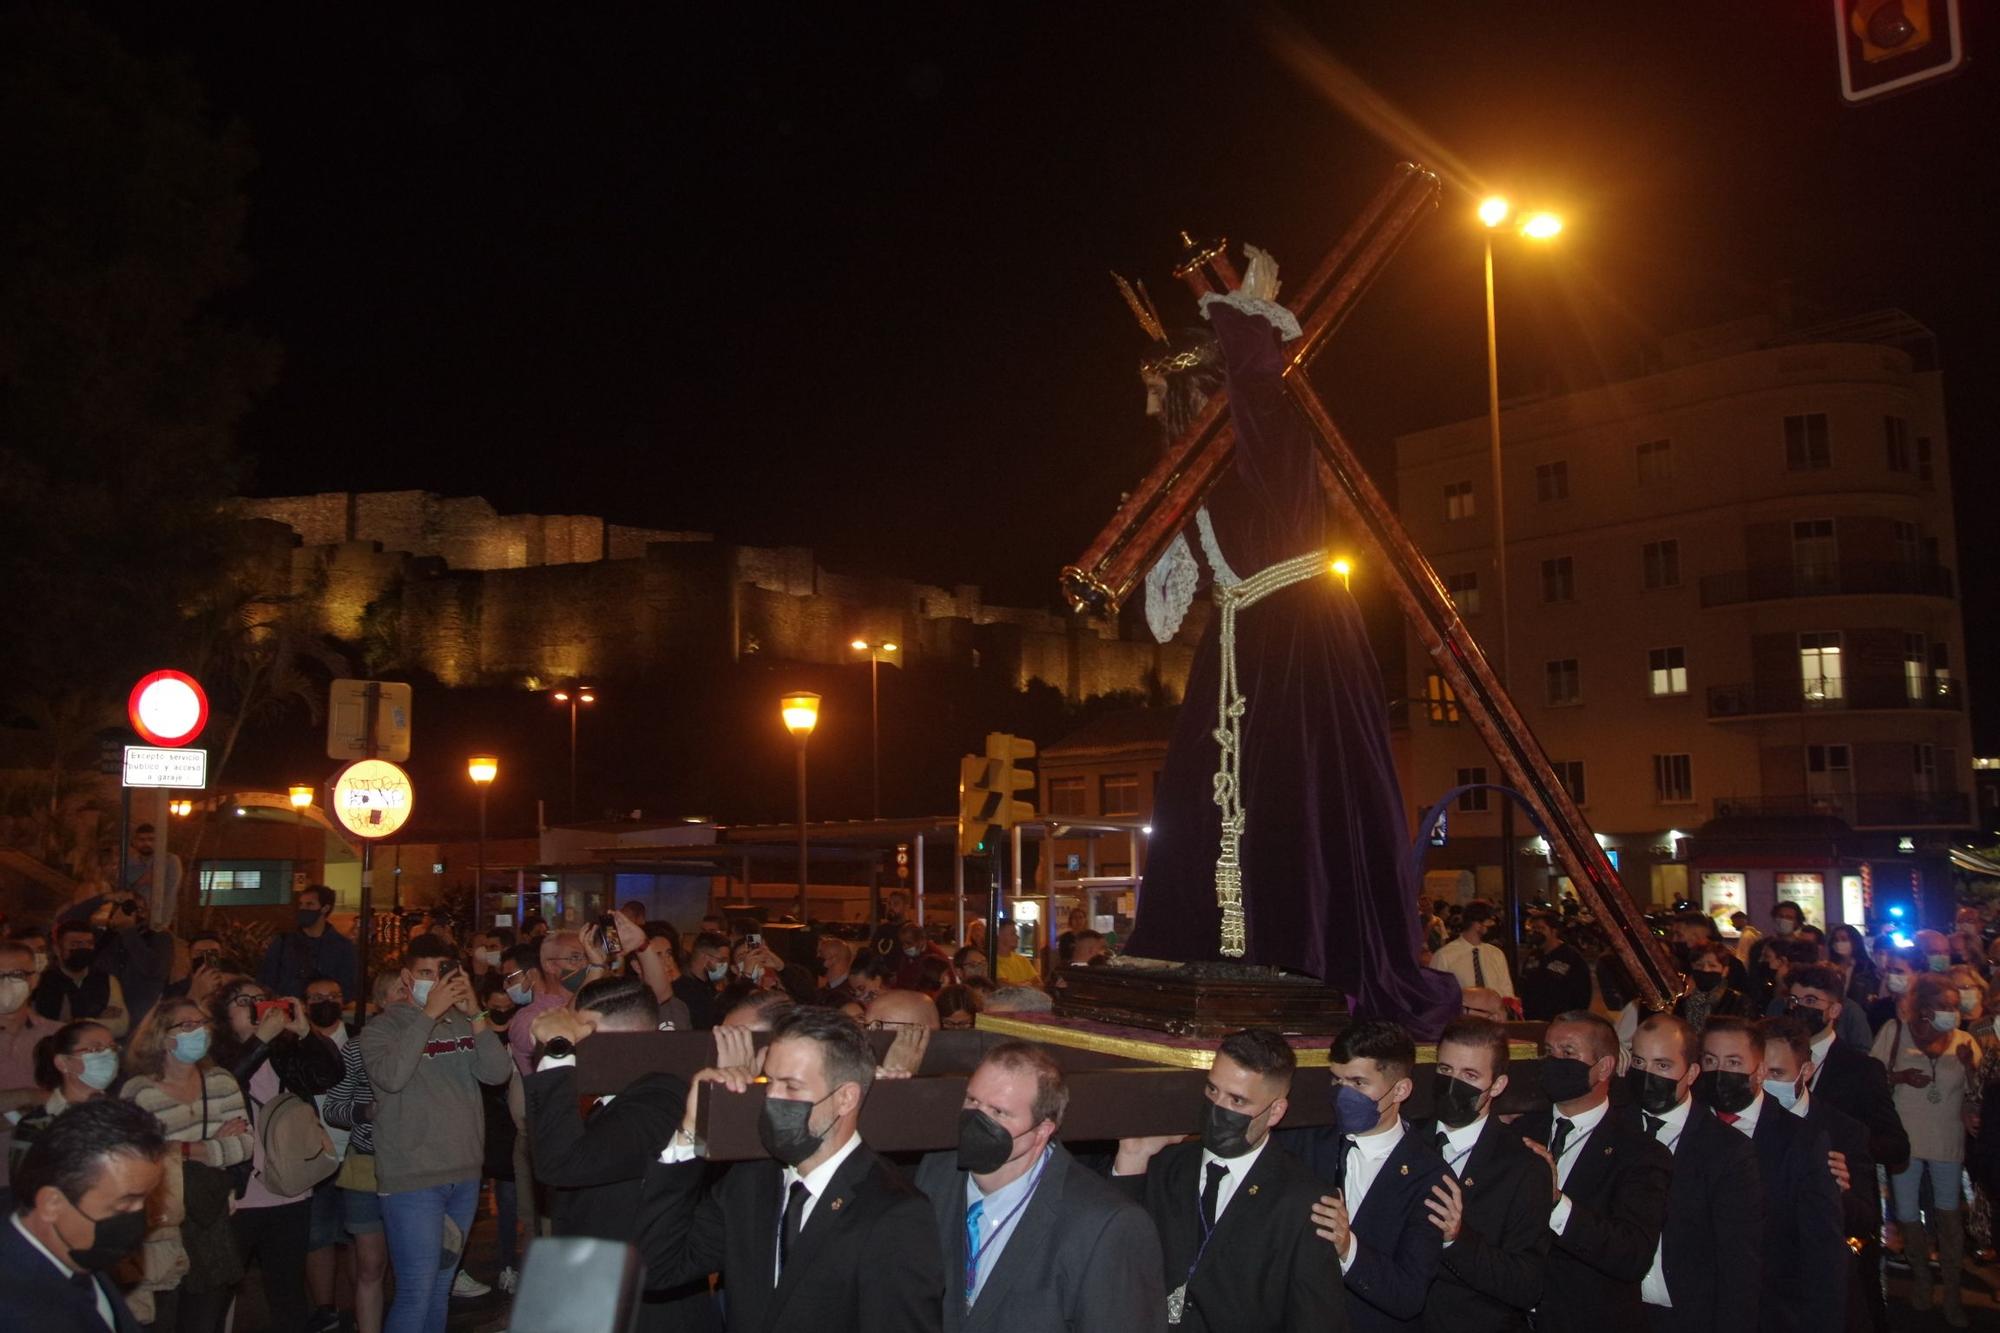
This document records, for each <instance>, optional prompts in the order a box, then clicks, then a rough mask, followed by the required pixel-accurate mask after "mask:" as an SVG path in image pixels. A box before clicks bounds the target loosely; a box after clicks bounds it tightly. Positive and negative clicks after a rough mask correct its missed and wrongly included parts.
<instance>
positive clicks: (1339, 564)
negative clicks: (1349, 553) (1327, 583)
mask: <svg viewBox="0 0 2000 1333" xmlns="http://www.w3.org/2000/svg"><path fill="white" fill-rule="evenodd" d="M1333 572H1334V573H1335V574H1337V575H1339V576H1340V586H1341V587H1343V588H1352V587H1353V586H1354V583H1353V574H1354V562H1353V561H1352V560H1349V559H1348V558H1347V557H1346V556H1344V555H1337V556H1335V557H1334V558H1333Z"/></svg>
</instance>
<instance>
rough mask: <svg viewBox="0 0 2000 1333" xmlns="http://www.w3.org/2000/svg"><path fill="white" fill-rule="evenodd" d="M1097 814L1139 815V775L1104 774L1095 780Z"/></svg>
mask: <svg viewBox="0 0 2000 1333" xmlns="http://www.w3.org/2000/svg"><path fill="white" fill-rule="evenodd" d="M1097 806H1098V813H1099V814H1103V815H1136V814H1138V813H1139V775H1138V774H1137V773H1106V774H1105V775H1104V776H1103V777H1101V778H1099V779H1098V780H1097Z"/></svg>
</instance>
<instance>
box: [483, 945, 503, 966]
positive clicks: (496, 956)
mask: <svg viewBox="0 0 2000 1333" xmlns="http://www.w3.org/2000/svg"><path fill="white" fill-rule="evenodd" d="M479 961H480V962H482V963H484V964H486V966H488V967H498V966H500V951H499V950H498V949H481V950H480V951H479Z"/></svg>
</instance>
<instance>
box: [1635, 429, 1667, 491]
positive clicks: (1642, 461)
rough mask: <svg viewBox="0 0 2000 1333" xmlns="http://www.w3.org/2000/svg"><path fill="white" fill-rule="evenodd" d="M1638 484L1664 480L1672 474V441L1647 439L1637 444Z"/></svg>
mask: <svg viewBox="0 0 2000 1333" xmlns="http://www.w3.org/2000/svg"><path fill="white" fill-rule="evenodd" d="M1638 453H1639V484H1640V485H1642V486H1643V485H1645V484H1646V483H1648V482H1655V481H1666V480H1667V479H1668V478H1670V477H1672V476H1673V475H1674V442H1673V441H1672V440H1647V441H1645V442H1644V443H1642V444H1640V446H1639V450H1638Z"/></svg>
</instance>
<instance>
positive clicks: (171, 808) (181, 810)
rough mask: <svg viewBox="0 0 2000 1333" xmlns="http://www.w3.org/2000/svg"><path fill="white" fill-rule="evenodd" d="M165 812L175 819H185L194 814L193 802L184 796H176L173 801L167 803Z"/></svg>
mask: <svg viewBox="0 0 2000 1333" xmlns="http://www.w3.org/2000/svg"><path fill="white" fill-rule="evenodd" d="M167 811H168V813H170V814H172V815H173V817H174V818H175V819H186V818H187V817H188V816H189V815H191V814H193V813H194V802H193V801H190V800H189V799H188V798H187V797H185V796H176V797H175V798H174V799H173V800H171V801H168V802H167Z"/></svg>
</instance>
